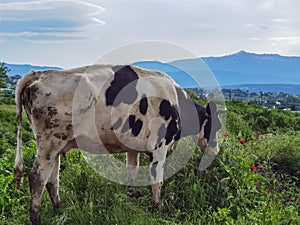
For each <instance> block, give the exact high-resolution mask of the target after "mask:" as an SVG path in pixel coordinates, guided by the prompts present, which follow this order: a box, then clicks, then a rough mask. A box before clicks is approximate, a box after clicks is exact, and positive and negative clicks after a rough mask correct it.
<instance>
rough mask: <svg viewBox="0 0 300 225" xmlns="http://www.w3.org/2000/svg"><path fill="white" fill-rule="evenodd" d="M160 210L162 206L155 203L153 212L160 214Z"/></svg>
mask: <svg viewBox="0 0 300 225" xmlns="http://www.w3.org/2000/svg"><path fill="white" fill-rule="evenodd" d="M160 209H161V206H160V204H159V202H153V205H152V209H151V211H152V212H158V211H160Z"/></svg>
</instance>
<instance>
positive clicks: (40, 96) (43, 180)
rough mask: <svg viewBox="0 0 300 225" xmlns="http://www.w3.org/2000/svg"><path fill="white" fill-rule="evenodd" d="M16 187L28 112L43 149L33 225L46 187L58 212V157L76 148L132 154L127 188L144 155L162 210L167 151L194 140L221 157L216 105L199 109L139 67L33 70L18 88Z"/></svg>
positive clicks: (36, 171)
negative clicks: (24, 115) (23, 118)
mask: <svg viewBox="0 0 300 225" xmlns="http://www.w3.org/2000/svg"><path fill="white" fill-rule="evenodd" d="M15 98H16V108H17V124H18V128H17V154H16V159H15V163H14V176H15V181H16V185H17V188H18V189H20V188H21V183H22V177H23V154H22V147H21V145H22V132H21V131H22V108H23V106H24V109H25V111H26V114H27V117H28V119H29V121H30V123H31V127H32V130H33V132H34V136H35V139H36V143H37V152H36V159H35V162H34V164H33V167H32V169H31V171H30V173H29V175H28V179H29V186H30V221H31V223H32V224H34V225H39V224H41V219H40V204H41V196H42V193H43V191H44V188H45V187H46V189H47V191H48V193H49V197H50V199H51V201H52V205H53V208H54V209H58V208H61V206H62V204H61V201H60V197H59V191H58V186H59V168H60V155H61V154H65V153H66V152H68V151H69V150H70V149H71V148H79V149H81V150H83V151H86V152H90V153H93V154H111V153H120V152H124V153H125V152H126V154H127V156H126V159H127V161H126V170H127V173H128V187H131V186H133V182H134V178H135V176H136V174H137V172H138V167H139V154H140V153H146V154H147V155H148V156H149V162H150V163H149V173H150V183H151V187H152V198H153V207H154V208H158V207H159V202H160V192H161V187H162V184H163V170H164V166H165V161H166V154H167V150H168V149H170V147H171V146H172V145H173V144H174V143H175V142H176V141H178V140H179V139H180V138H182V137H187V136H192V137H193V140H195V142H196V143H197V144H198V145H199V147H200V148H201V149H203V150H205V149H206V150H205V151H207V149H209V152H215V153H217V152H218V151H219V147H218V141H217V131H218V130H219V129H220V128H221V122H220V120H219V116H218V110H217V106H216V104H215V103H214V102H209V103H208V105H207V106H206V107H205V106H201V105H200V104H198V103H197V102H196V101H194V100H192V99H191V98H190V97H189V96H188V95H187V94H186V92H185V91H184V90H183V89H181V88H180V87H179V86H178V85H177V84H176V83H175V82H174V81H173V80H172V79H171V78H170V77H169V76H168V75H166V74H165V73H162V72H159V71H154V70H146V69H142V68H139V67H137V66H133V65H121V66H118V65H97V64H95V65H90V66H85V67H80V68H75V69H69V70H60V71H58V70H47V71H31V72H30V73H28V74H26V75H24V76H23V77H22V79H20V80H19V82H18V85H17V88H16V97H15Z"/></svg>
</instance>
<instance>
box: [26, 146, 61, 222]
mask: <svg viewBox="0 0 300 225" xmlns="http://www.w3.org/2000/svg"><path fill="white" fill-rule="evenodd" d="M44 153H45V151H43V149H38V155H37V158H36V160H35V162H34V165H33V167H32V169H31V171H30V173H29V176H28V178H29V185H30V221H31V223H32V224H34V225H40V224H41V220H40V205H41V197H42V194H43V191H44V188H45V185H46V183H47V181H48V178H49V177H50V175H51V173H52V171H53V169H54V166H55V162H56V156H54V155H50V154H49V152H48V153H46V154H44Z"/></svg>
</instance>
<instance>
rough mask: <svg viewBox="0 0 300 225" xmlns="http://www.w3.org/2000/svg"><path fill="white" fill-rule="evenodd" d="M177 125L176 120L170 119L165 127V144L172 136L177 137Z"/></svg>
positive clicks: (169, 141)
mask: <svg viewBox="0 0 300 225" xmlns="http://www.w3.org/2000/svg"><path fill="white" fill-rule="evenodd" d="M179 131H180V130H179V127H178V123H177V122H176V120H174V119H172V120H171V121H170V122H169V124H168V127H167V133H166V136H165V139H166V145H168V144H169V143H171V141H172V140H173V138H174V136H175V137H177V134H178V132H179Z"/></svg>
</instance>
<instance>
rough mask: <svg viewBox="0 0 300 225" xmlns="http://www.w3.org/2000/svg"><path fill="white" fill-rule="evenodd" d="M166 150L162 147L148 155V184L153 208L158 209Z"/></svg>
mask: <svg viewBox="0 0 300 225" xmlns="http://www.w3.org/2000/svg"><path fill="white" fill-rule="evenodd" d="M166 155H167V148H166V147H162V148H159V149H157V150H154V151H152V152H151V153H149V157H150V168H149V171H150V182H151V187H152V198H153V208H154V209H158V208H159V201H160V192H161V187H162V185H163V173H164V165H165V161H166Z"/></svg>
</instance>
